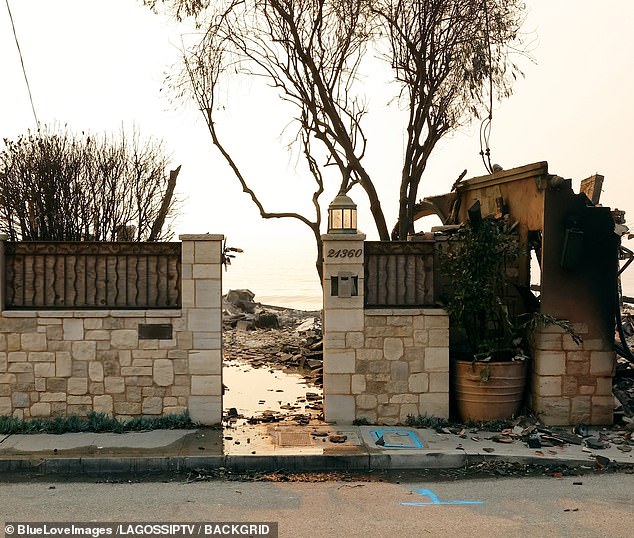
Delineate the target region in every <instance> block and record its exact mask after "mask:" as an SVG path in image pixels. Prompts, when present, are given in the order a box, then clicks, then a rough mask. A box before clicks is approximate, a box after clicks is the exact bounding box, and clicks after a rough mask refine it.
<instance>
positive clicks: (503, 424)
mask: <svg viewBox="0 0 634 538" xmlns="http://www.w3.org/2000/svg"><path fill="white" fill-rule="evenodd" d="M535 421H536V420H535ZM518 422H521V420H515V421H511V420H490V421H487V422H474V421H468V422H465V423H464V424H463V423H460V422H450V421H449V420H447V419H444V418H439V417H430V416H427V415H419V416H417V417H415V416H412V415H408V417H407V421H406V423H405V424H406V425H407V426H411V427H412V428H429V429H432V430H438V429H441V428H463V427H464V428H469V429H477V430H481V431H487V432H501V431H503V430H506V429H510V428H513V426H515V425H516V424H517V423H518Z"/></svg>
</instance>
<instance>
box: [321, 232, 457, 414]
mask: <svg viewBox="0 0 634 538" xmlns="http://www.w3.org/2000/svg"><path fill="white" fill-rule="evenodd" d="M364 239H365V236H364V235H362V234H355V235H344V234H341V235H334V234H332V235H325V236H323V240H324V260H325V261H324V286H323V289H324V324H323V330H324V414H325V418H326V420H327V421H334V422H338V423H351V422H352V421H354V420H355V419H366V420H368V421H369V422H370V423H378V424H387V425H393V424H397V423H404V422H405V421H406V420H407V417H408V415H413V416H418V415H428V416H438V417H445V418H446V417H448V415H449V320H448V316H447V313H446V312H445V311H444V310H442V309H431V308H430V309H420V308H414V309H410V308H402V309H401V308H399V309H389V308H388V309H364V298H363V293H364V282H363V279H364V257H363V252H364V250H363V240H364ZM344 252H345V255H344ZM348 253H352V254H351V255H348ZM342 275H343V276H344V277H345V276H347V275H350V277H356V286H355V287H354V290H353V295H351V296H349V297H342V296H333V295H332V293H333V287H332V284H333V278H338V277H339V276H342ZM337 287H338V288H339V289H341V284H338V286H337Z"/></svg>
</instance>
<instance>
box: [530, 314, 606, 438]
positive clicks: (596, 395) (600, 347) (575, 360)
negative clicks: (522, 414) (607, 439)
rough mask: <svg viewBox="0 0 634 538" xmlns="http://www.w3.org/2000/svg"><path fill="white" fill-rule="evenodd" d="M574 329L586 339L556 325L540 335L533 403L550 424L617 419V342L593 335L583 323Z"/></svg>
mask: <svg viewBox="0 0 634 538" xmlns="http://www.w3.org/2000/svg"><path fill="white" fill-rule="evenodd" d="M574 328H575V330H576V332H577V333H578V334H579V335H580V336H581V337H582V338H583V343H581V344H577V343H575V342H574V341H573V339H572V337H571V336H570V335H569V334H565V333H564V331H563V330H562V329H561V328H559V327H557V326H555V325H549V326H547V327H544V328H542V329H540V330H539V331H538V332H537V333H536V334H535V336H534V350H533V354H534V360H533V372H532V393H531V400H532V401H531V406H532V408H533V411H535V413H537V414H538V415H539V416H540V418H541V419H542V421H543V422H544V423H546V424H550V425H564V424H580V423H584V424H611V423H612V420H613V410H614V397H613V396H612V375H613V373H614V366H615V364H616V361H615V353H614V349H613V344H612V342H609V341H605V339H602V338H593V337H592V335H589V331H588V327H587V325H585V324H583V323H576V324H574Z"/></svg>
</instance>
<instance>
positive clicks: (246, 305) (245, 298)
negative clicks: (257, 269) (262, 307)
mask: <svg viewBox="0 0 634 538" xmlns="http://www.w3.org/2000/svg"><path fill="white" fill-rule="evenodd" d="M254 298H255V293H253V292H252V291H251V290H229V291H228V292H227V296H226V301H227V302H228V303H231V304H232V305H234V306H237V307H238V308H240V309H241V310H242V311H243V312H247V313H248V314H253V313H254V312H255V307H256V303H255V302H254V301H253V299H254Z"/></svg>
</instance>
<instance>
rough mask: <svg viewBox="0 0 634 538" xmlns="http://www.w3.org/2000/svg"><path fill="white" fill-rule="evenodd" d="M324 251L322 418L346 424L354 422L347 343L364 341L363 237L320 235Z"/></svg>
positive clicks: (352, 360) (351, 364)
mask: <svg viewBox="0 0 634 538" xmlns="http://www.w3.org/2000/svg"><path fill="white" fill-rule="evenodd" d="M322 240H323V252H324V275H323V278H324V282H323V293H324V319H323V333H324V418H325V419H326V421H328V422H337V423H340V424H349V423H351V422H352V421H353V420H354V419H355V397H354V395H353V392H352V386H351V385H352V382H353V379H352V378H353V374H355V359H356V357H355V350H354V349H353V346H352V345H348V344H350V342H346V340H350V339H354V338H355V337H357V339H360V341H361V342H362V341H363V330H364V311H363V302H364V300H363V294H364V283H363V279H364V276H363V274H364V249H363V241H364V240H365V235H364V234H361V233H356V234H327V235H322Z"/></svg>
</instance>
